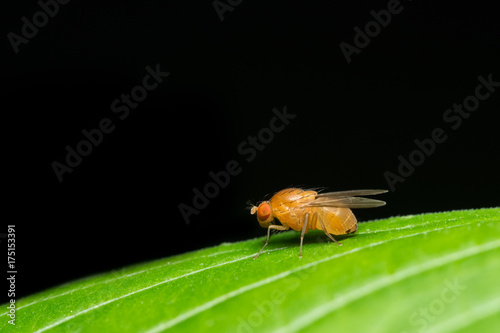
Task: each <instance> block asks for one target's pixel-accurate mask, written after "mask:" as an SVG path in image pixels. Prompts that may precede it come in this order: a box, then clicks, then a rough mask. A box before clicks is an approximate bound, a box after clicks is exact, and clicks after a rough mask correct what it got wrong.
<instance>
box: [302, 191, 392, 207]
mask: <svg viewBox="0 0 500 333" xmlns="http://www.w3.org/2000/svg"><path fill="white" fill-rule="evenodd" d="M386 192H387V190H352V191H340V192H328V193H321V194H318V195H317V196H316V199H315V200H314V201H311V202H309V203H308V204H307V206H309V207H339V208H373V207H380V206H384V205H385V201H381V200H375V199H368V198H361V197H357V196H358V195H375V194H381V193H386Z"/></svg>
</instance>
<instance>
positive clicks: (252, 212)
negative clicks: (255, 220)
mask: <svg viewBox="0 0 500 333" xmlns="http://www.w3.org/2000/svg"><path fill="white" fill-rule="evenodd" d="M246 209H249V210H250V214H252V215H253V214H255V212H256V211H257V206H255V205H254V204H253V203H251V202H250V200H248V201H247V207H246Z"/></svg>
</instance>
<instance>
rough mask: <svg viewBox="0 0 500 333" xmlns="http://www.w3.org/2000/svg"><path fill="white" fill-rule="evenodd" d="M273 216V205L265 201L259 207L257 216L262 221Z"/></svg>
mask: <svg viewBox="0 0 500 333" xmlns="http://www.w3.org/2000/svg"><path fill="white" fill-rule="evenodd" d="M269 216H271V206H270V205H269V204H267V203H263V204H261V205H260V206H259V208H258V209H257V218H258V219H259V220H261V221H266V220H267V219H268V218H269Z"/></svg>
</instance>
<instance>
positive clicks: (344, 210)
mask: <svg viewBox="0 0 500 333" xmlns="http://www.w3.org/2000/svg"><path fill="white" fill-rule="evenodd" d="M386 192H387V190H352V191H340V192H328V193H318V192H316V191H313V190H305V189H300V188H287V189H284V190H281V191H279V192H278V193H276V194H274V195H273V197H272V198H271V200H269V201H263V202H261V203H260V204H259V206H252V208H251V211H250V213H251V214H252V215H253V214H255V213H257V221H259V224H260V226H261V227H263V228H267V239H266V244H264V247H263V248H262V249H261V250H260V252H259V253H258V254H257V255H256V256H255V257H254V259H256V258H257V257H258V256H259V255H260V254H261V253H262V251H264V248H265V247H266V246H267V244H268V243H269V237H270V236H271V229H273V230H279V231H281V230H288V229H290V228H291V229H293V230H295V231H301V234H300V252H299V258H302V243H303V241H304V235H305V234H307V232H308V231H309V230H316V229H321V230H323V231H324V232H325V234H326V235H327V236H328V237H329V238H330V239H331V240H333V241H334V242H335V243H337V244H338V245H342V244H340V243H339V242H337V241H336V240H335V238H333V237H332V234H333V235H345V234H351V233H353V232H356V230H358V222H357V220H356V217H355V216H354V214H353V213H352V211H351V208H373V207H380V206H384V205H385V202H384V201H380V200H374V199H367V198H362V197H359V196H360V195H375V194H381V193H386ZM276 220H277V221H276Z"/></svg>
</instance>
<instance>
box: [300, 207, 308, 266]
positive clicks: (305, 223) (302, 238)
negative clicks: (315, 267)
mask: <svg viewBox="0 0 500 333" xmlns="http://www.w3.org/2000/svg"><path fill="white" fill-rule="evenodd" d="M307 222H309V214H308V213H306V216H305V217H304V225H303V226H302V233H301V234H300V252H299V258H302V243H303V242H304V234H305V233H306V230H307Z"/></svg>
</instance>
